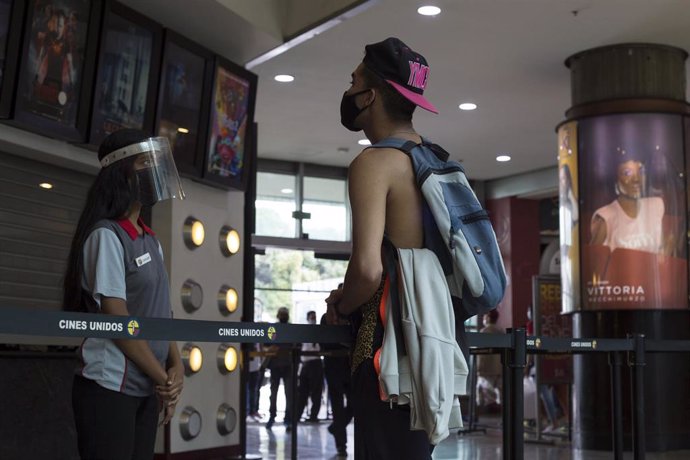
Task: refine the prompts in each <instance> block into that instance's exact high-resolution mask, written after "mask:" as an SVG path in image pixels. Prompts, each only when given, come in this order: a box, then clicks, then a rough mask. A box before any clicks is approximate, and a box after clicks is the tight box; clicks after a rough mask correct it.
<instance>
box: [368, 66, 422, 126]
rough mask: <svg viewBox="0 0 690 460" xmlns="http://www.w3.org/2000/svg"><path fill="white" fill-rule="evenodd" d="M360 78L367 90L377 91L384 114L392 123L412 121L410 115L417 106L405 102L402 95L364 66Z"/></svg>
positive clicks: (407, 101)
mask: <svg viewBox="0 0 690 460" xmlns="http://www.w3.org/2000/svg"><path fill="white" fill-rule="evenodd" d="M362 76H363V78H364V83H365V84H366V86H367V88H374V89H376V90H377V91H378V94H379V96H380V97H381V100H382V101H383V107H384V108H385V109H386V113H388V116H389V117H390V118H391V119H392V120H393V121H403V122H408V121H412V114H413V113H414V109H416V108H417V106H416V105H415V104H414V103H412V102H410V101H409V100H407V99H406V98H405V97H404V96H403V95H402V94H400V93H399V92H397V91H396V90H395V89H393V87H392V86H391V85H389V84H388V83H386V81H385V80H384V79H383V78H381V77H379V76H378V75H376V74H375V73H374V72H372V71H371V70H369V69H368V68H367V67H366V66H362Z"/></svg>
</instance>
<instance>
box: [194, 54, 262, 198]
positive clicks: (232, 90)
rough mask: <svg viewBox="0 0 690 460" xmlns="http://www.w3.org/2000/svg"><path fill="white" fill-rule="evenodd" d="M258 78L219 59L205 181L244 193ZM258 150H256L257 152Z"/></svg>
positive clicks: (205, 166)
mask: <svg viewBox="0 0 690 460" xmlns="http://www.w3.org/2000/svg"><path fill="white" fill-rule="evenodd" d="M256 85H257V77H256V75H255V74H253V73H251V72H249V71H248V70H246V69H243V68H242V67H240V66H238V65H236V64H233V63H232V62H230V61H228V60H227V59H223V58H221V57H216V64H215V69H214V74H213V87H212V96H211V108H210V118H209V127H208V133H209V134H208V139H207V143H206V155H205V158H206V160H205V163H204V181H206V182H209V183H211V184H214V185H218V186H221V187H223V188H235V189H238V190H244V189H245V187H246V184H247V178H248V175H249V169H250V168H249V164H250V162H251V154H252V151H251V149H249V148H247V146H248V142H247V140H248V138H249V133H250V131H251V127H252V123H253V121H254V104H255V101H256ZM254 150H255V149H254Z"/></svg>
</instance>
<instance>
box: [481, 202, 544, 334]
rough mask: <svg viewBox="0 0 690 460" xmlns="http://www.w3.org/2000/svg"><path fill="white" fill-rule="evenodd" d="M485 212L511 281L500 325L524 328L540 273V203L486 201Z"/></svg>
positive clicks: (500, 306) (502, 306)
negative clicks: (537, 276)
mask: <svg viewBox="0 0 690 460" xmlns="http://www.w3.org/2000/svg"><path fill="white" fill-rule="evenodd" d="M486 208H487V209H488V211H489V215H490V216H491V224H492V225H493V227H494V230H495V231H496V237H497V239H498V244H499V247H500V249H501V255H502V256H503V264H504V265H505V268H506V273H507V274H508V277H509V279H510V285H509V286H508V289H507V290H506V293H505V296H504V297H503V300H502V301H501V303H500V304H499V307H498V310H499V312H500V317H499V318H498V325H499V326H500V327H503V328H515V327H524V326H525V324H526V322H527V307H528V306H529V305H530V303H531V302H532V277H533V276H534V275H536V274H538V273H539V238H540V237H539V202H538V201H537V200H528V199H521V198H516V197H509V198H500V199H495V200H487V203H486Z"/></svg>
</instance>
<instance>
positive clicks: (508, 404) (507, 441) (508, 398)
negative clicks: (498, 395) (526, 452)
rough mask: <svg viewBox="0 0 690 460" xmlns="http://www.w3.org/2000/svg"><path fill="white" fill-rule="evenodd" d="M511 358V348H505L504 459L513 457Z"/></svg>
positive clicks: (503, 356) (503, 363)
mask: <svg viewBox="0 0 690 460" xmlns="http://www.w3.org/2000/svg"><path fill="white" fill-rule="evenodd" d="M510 359H511V349H510V348H503V349H502V350H501V365H502V366H503V373H502V374H501V377H502V379H503V413H502V415H503V460H511V459H512V458H513V457H511V452H510V448H509V446H510V445H511V439H512V433H511V423H510V421H511V419H512V415H511V412H512V405H513V404H512V399H513V398H514V395H513V390H512V387H511V384H510V383H511V382H510V381H511V375H510Z"/></svg>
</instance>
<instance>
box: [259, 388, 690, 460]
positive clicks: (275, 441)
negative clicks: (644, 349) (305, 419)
mask: <svg viewBox="0 0 690 460" xmlns="http://www.w3.org/2000/svg"><path fill="white" fill-rule="evenodd" d="M268 396H269V391H268V389H267V387H264V388H263V389H262V391H261V396H260V403H259V411H260V412H261V413H263V414H267V413H268ZM284 407H285V398H284V396H283V390H282V387H281V389H280V390H279V392H278V417H277V420H278V422H277V423H276V424H275V425H274V426H273V428H272V429H271V430H267V429H266V428H265V427H264V423H265V421H266V418H263V419H262V420H261V421H256V420H252V419H247V454H248V456H252V455H253V457H254V458H261V459H265V460H287V459H290V454H291V444H290V433H289V432H286V431H285V426H284V425H283V423H282V419H283V414H282V412H281V409H283V408H284ZM319 417H320V418H321V420H322V422H321V423H318V424H313V423H301V424H300V425H299V426H298V427H297V458H298V459H299V460H336V459H338V460H340V459H342V458H343V457H337V456H336V449H335V444H334V442H333V436H331V434H330V433H329V432H328V425H329V424H330V420H326V419H327V407H325V405H323V404H322V406H321V411H320V414H319ZM480 422H482V423H483V424H484V426H485V427H487V428H488V429H487V431H486V433H480V432H477V433H471V434H464V435H458V434H455V433H453V434H451V435H450V436H449V437H448V438H447V439H445V440H444V441H443V442H442V443H441V444H440V445H438V446H437V447H436V449H435V450H434V455H433V459H434V460H451V459H453V460H478V459H479V460H502V458H503V449H502V446H501V444H502V432H501V430H500V424H501V420H500V417H499V416H483V417H482V418H481V419H480ZM547 440H548V438H547ZM551 440H552V441H553V443H551V444H537V443H530V442H525V451H524V452H525V454H524V458H525V459H528V460H609V459H613V453H611V452H601V451H580V450H573V449H571V448H570V444H569V443H568V442H567V440H562V439H561V438H551ZM347 444H348V452H349V453H350V455H349V456H348V457H347V458H348V459H353V458H354V455H352V452H353V446H354V432H353V425H352V424H350V426H349V427H348V442H347ZM624 457H625V460H629V459H632V458H633V456H632V453H631V452H626V453H625V455H624ZM645 458H646V460H690V451H687V450H686V451H682V452H666V453H648V454H646V457H645ZM395 460H398V459H395ZM400 460H414V459H400Z"/></svg>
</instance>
